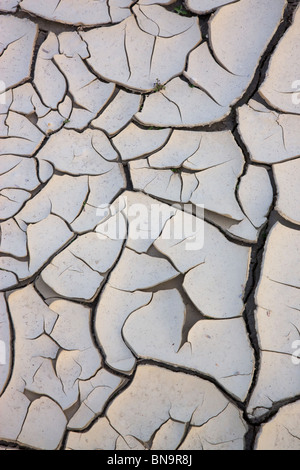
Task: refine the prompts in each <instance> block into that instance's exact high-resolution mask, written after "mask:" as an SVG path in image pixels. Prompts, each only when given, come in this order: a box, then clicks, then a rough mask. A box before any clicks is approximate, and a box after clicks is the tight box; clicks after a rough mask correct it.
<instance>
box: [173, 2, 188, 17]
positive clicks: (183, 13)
mask: <svg viewBox="0 0 300 470" xmlns="http://www.w3.org/2000/svg"><path fill="white" fill-rule="evenodd" d="M174 12H175V13H177V14H178V15H181V16H187V15H188V14H189V12H188V11H187V10H186V9H185V8H183V6H182V5H180V6H179V7H175V8H174Z"/></svg>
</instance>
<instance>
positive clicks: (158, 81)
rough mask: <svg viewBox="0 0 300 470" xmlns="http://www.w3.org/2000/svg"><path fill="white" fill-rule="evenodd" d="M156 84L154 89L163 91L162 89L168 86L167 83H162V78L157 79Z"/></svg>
mask: <svg viewBox="0 0 300 470" xmlns="http://www.w3.org/2000/svg"><path fill="white" fill-rule="evenodd" d="M153 86H154V91H155V92H156V91H161V90H165V89H166V87H165V85H163V84H162V83H160V80H159V79H158V78H157V79H156V82H155V83H154V84H153Z"/></svg>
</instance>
